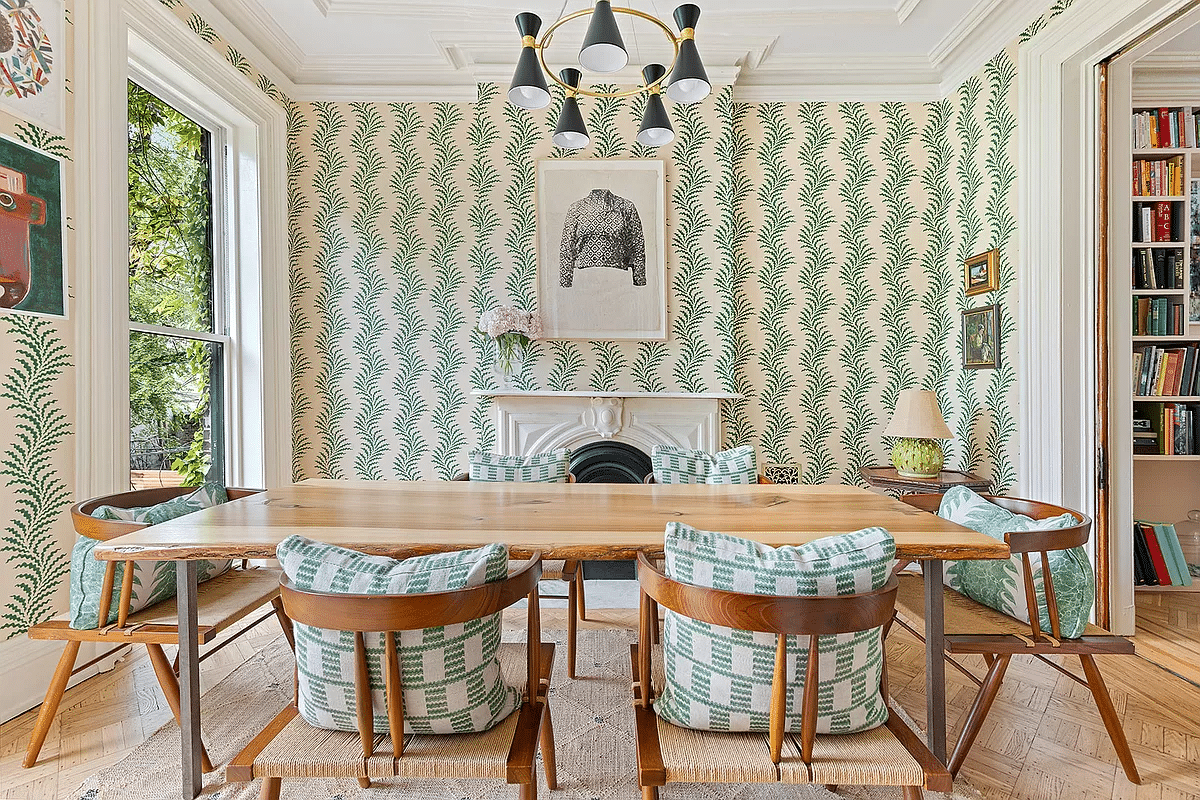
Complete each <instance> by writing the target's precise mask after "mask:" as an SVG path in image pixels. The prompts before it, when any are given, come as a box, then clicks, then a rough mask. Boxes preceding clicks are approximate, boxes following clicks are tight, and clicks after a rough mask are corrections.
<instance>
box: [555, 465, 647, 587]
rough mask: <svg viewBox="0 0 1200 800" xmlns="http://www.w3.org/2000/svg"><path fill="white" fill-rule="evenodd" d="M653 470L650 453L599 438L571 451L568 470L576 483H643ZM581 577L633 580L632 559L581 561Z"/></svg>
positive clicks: (635, 569)
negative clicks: (599, 439) (569, 469)
mask: <svg viewBox="0 0 1200 800" xmlns="http://www.w3.org/2000/svg"><path fill="white" fill-rule="evenodd" d="M653 471H654V466H653V464H652V463H651V461H650V456H648V455H646V454H645V453H643V452H642V451H641V450H639V449H638V448H636V447H634V446H633V445H631V444H626V443H625V442H611V441H599V442H591V443H590V444H585V445H584V446H583V447H580V448H579V449H577V450H575V451H574V452H573V453H571V473H572V474H573V475H574V476H575V480H576V482H577V483H644V482H645V480H646V476H647V475H649V474H650V473H651V472H653ZM583 577H584V579H585V580H589V581H593V580H608V581H614V580H634V579H636V578H637V568H636V567H635V566H634V562H632V561H584V562H583Z"/></svg>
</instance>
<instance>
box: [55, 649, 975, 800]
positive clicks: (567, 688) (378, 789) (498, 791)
mask: <svg viewBox="0 0 1200 800" xmlns="http://www.w3.org/2000/svg"><path fill="white" fill-rule="evenodd" d="M516 635H518V632H506V639H507V638H509V637H512V636H516ZM564 635H565V634H564V632H563V631H555V630H547V631H543V636H545V637H546V638H547V639H551V638H553V639H555V640H556V641H557V642H558V644H559V645H560V647H559V651H558V657H556V659H555V672H554V675H553V679H552V683H551V686H552V688H551V694H550V703H551V708H552V709H553V711H554V738H555V743H556V749H557V755H558V780H559V789H558V790H557V791H555V792H553V793H550V792H548V790H547V789H546V784H545V776H544V775H543V774H542V773H541V771H540V769H539V772H538V777H539V779H541V784H540V786H539V788H538V794H539V796H540V797H542V798H543V800H545V798H558V799H561V800H640V798H641V792H640V791H639V789H638V787H637V783H636V777H635V771H634V770H635V755H634V743H633V711H632V698H631V694H630V688H629V681H630V679H629V644H630V642H632V641H633V640H634V634H633V632H631V631H627V630H611V631H580V632H579V665H578V672H579V674H580V675H581V676H582V677H581V678H579V679H577V680H574V681H572V680H570V679H568V678H567V675H566V646H565V645H564V644H563V637H564ZM292 670H293V661H292V657H291V652H290V651H289V650H288V649H287V646H286V644H285V643H284V642H283V639H282V637H280V639H279V640H277V641H275V642H273V643H272V644H270V645H268V646H267V647H265V648H264V649H263V650H262V651H260V652H259V653H257V654H256V655H255V656H254V657H253V658H251V659H250V660H249V661H247V662H246V663H245V664H243V665H242V666H240V667H238V668H237V670H235V671H234V672H233V673H232V674H230V675H229V676H228V677H227V678H225V680H223V681H221V682H220V683H219V684H217V685H216V686H214V687H213V688H211V689H210V690H209V691H208V692H207V693H205V694H204V696H203V697H202V698H201V718H202V719H203V722H204V736H205V743H206V744H207V746H208V752H209V756H210V758H212V760H213V763H214V764H217V765H218V767H217V770H216V771H215V772H214V773H212V774H209V775H206V776H205V779H204V792H203V794H202V798H204V800H255V798H257V797H258V791H259V781H253V782H250V783H225V782H224V770H223V768H222V766H221V765H223V764H224V763H226V762H228V761H229V759H231V758H232V757H233V756H234V755H235V754H236V753H237V752H238V751H239V750H241V748H242V747H243V746H244V745H245V744H246V743H247V742H248V741H249V740H250V739H251V738H253V736H254V735H255V734H256V733H257V732H258V731H260V730H262V728H263V727H264V726H265V725H266V724H267V722H268V721H270V719H271V718H272V717H273V716H274V715H275V714H277V713H278V712H279V711H280V710H281V709H282V708H283V707H284V706H285V705H286V704H287V702H288V699H289V698H290V696H291V693H292V680H293V678H292V675H293V672H292ZM910 724H911V723H910ZM179 758H180V756H179V728H178V727H176V726H175V724H174V723H171V724H168V725H165V726H163V727H162V728H161V729H160V730H158V731H157V732H156V733H155V734H154V735H153V736H151V737H150V739H148V740H147V741H146V743H145V744H143V745H142V746H141V747H139V748H137V749H136V750H134V751H133V752H132V753H130V754H129V756H127V757H126V758H125V759H124V760H122V761H120V762H119V763H117V764H115V765H114V766H112V767H109V768H108V769H106V770H103V771H102V772H98V773H96V774H95V775H93V776H92V777H90V778H88V780H87V781H85V782H84V784H83V785H82V786H81V787H80V788H79V792H78V795H77V796H78V798H79V800H131V799H133V798H138V799H139V800H140V798H147V799H148V800H156V799H157V798H163V799H164V800H176V798H178V797H180V794H181V792H180V782H179ZM660 796H661V797H662V798H663V800H675V799H676V798H679V799H680V800H682V798H689V800H690V799H691V798H702V799H705V800H776V799H778V800H784V798H786V799H787V800H838V798H839V797H841V798H856V799H857V800H867V799H868V798H869V799H870V800H875V799H876V798H878V799H879V800H900V798H901V797H902V792H901V790H900V789H899V788H898V787H887V788H878V787H876V788H865V787H842V788H840V789H839V790H838V794H833V793H831V792H829V791H826V790H825V789H824V788H822V787H819V786H778V785H764V784H740V785H737V784H711V785H705V784H670V785H668V786H667V787H665V788H664V789H663V790H661V792H660ZM926 796H927V797H930V798H944V797H946V795H940V794H935V793H932V792H927V793H926ZM516 797H517V787H515V786H508V785H505V784H499V783H496V782H491V781H469V780H463V781H420V782H418V781H403V782H402V781H396V782H393V783H376V784H374V785H373V786H372V787H371V788H370V789H360V788H359V787H358V784H357V783H356V782H355V781H353V780H331V779H324V780H319V779H310V780H306V781H299V780H297V781H284V783H283V799H284V800H376V799H377V798H378V800H383V799H384V798H405V800H474V798H486V799H487V800H492V798H495V800H516ZM951 797H953V798H954V800H979V798H980V797H981V796H980V794H979V793H978V792H977V791H975V790H974V789H972V788H970V787H968V786H966V785H965V784H962V783H961V782H960V783H959V784H956V790H955V792H954V794H953V795H951Z"/></svg>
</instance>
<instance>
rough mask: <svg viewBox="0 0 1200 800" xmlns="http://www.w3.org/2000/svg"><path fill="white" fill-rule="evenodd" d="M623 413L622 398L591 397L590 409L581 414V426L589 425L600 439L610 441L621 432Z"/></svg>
mask: <svg viewBox="0 0 1200 800" xmlns="http://www.w3.org/2000/svg"><path fill="white" fill-rule="evenodd" d="M624 413H625V399H624V398H622V397H593V398H592V405H591V407H590V408H589V409H588V410H587V411H584V412H583V424H584V425H590V426H591V428H592V430H593V431H595V432H596V435H597V436H599V437H600V438H601V439H611V438H613V436H615V435H616V434H617V433H618V432H619V431H620V430H621V416H622V414H624Z"/></svg>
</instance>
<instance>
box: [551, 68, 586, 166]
mask: <svg viewBox="0 0 1200 800" xmlns="http://www.w3.org/2000/svg"><path fill="white" fill-rule="evenodd" d="M558 75H559V77H560V78H562V81H563V83H565V84H567V85H568V86H571V87H578V86H579V79H580V78H581V77H582V75H581V74H580V72H579V70H577V69H572V68H570V67H568V68H567V69H564V70H563V71H562V72H560V73H559V74H558ZM552 141H553V142H554V144H556V145H558V146H559V147H562V148H565V149H567V150H579V149H580V148H583V147H587V146H588V143H589V142H590V141H591V139H589V138H588V132H587V128H586V127H585V126H584V124H583V114H581V113H579V101H578V100H576V99H575V93H574V92H568V93H567V97H566V99H564V100H563V104H562V111H560V112H558V125H556V126H555V128H554V136H553V137H552Z"/></svg>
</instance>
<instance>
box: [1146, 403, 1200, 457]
mask: <svg viewBox="0 0 1200 800" xmlns="http://www.w3.org/2000/svg"><path fill="white" fill-rule="evenodd" d="M1137 413H1139V414H1144V415H1145V417H1144V418H1145V419H1146V420H1148V421H1149V423H1150V430H1149V431H1145V430H1136V429H1135V430H1134V433H1133V445H1134V452H1135V453H1137V454H1139V455H1159V456H1193V455H1200V441H1198V439H1197V430H1196V425H1197V417H1198V416H1200V403H1139V404H1138V412H1137ZM1150 446H1153V448H1154V449H1153V450H1150V449H1149V447H1150Z"/></svg>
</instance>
